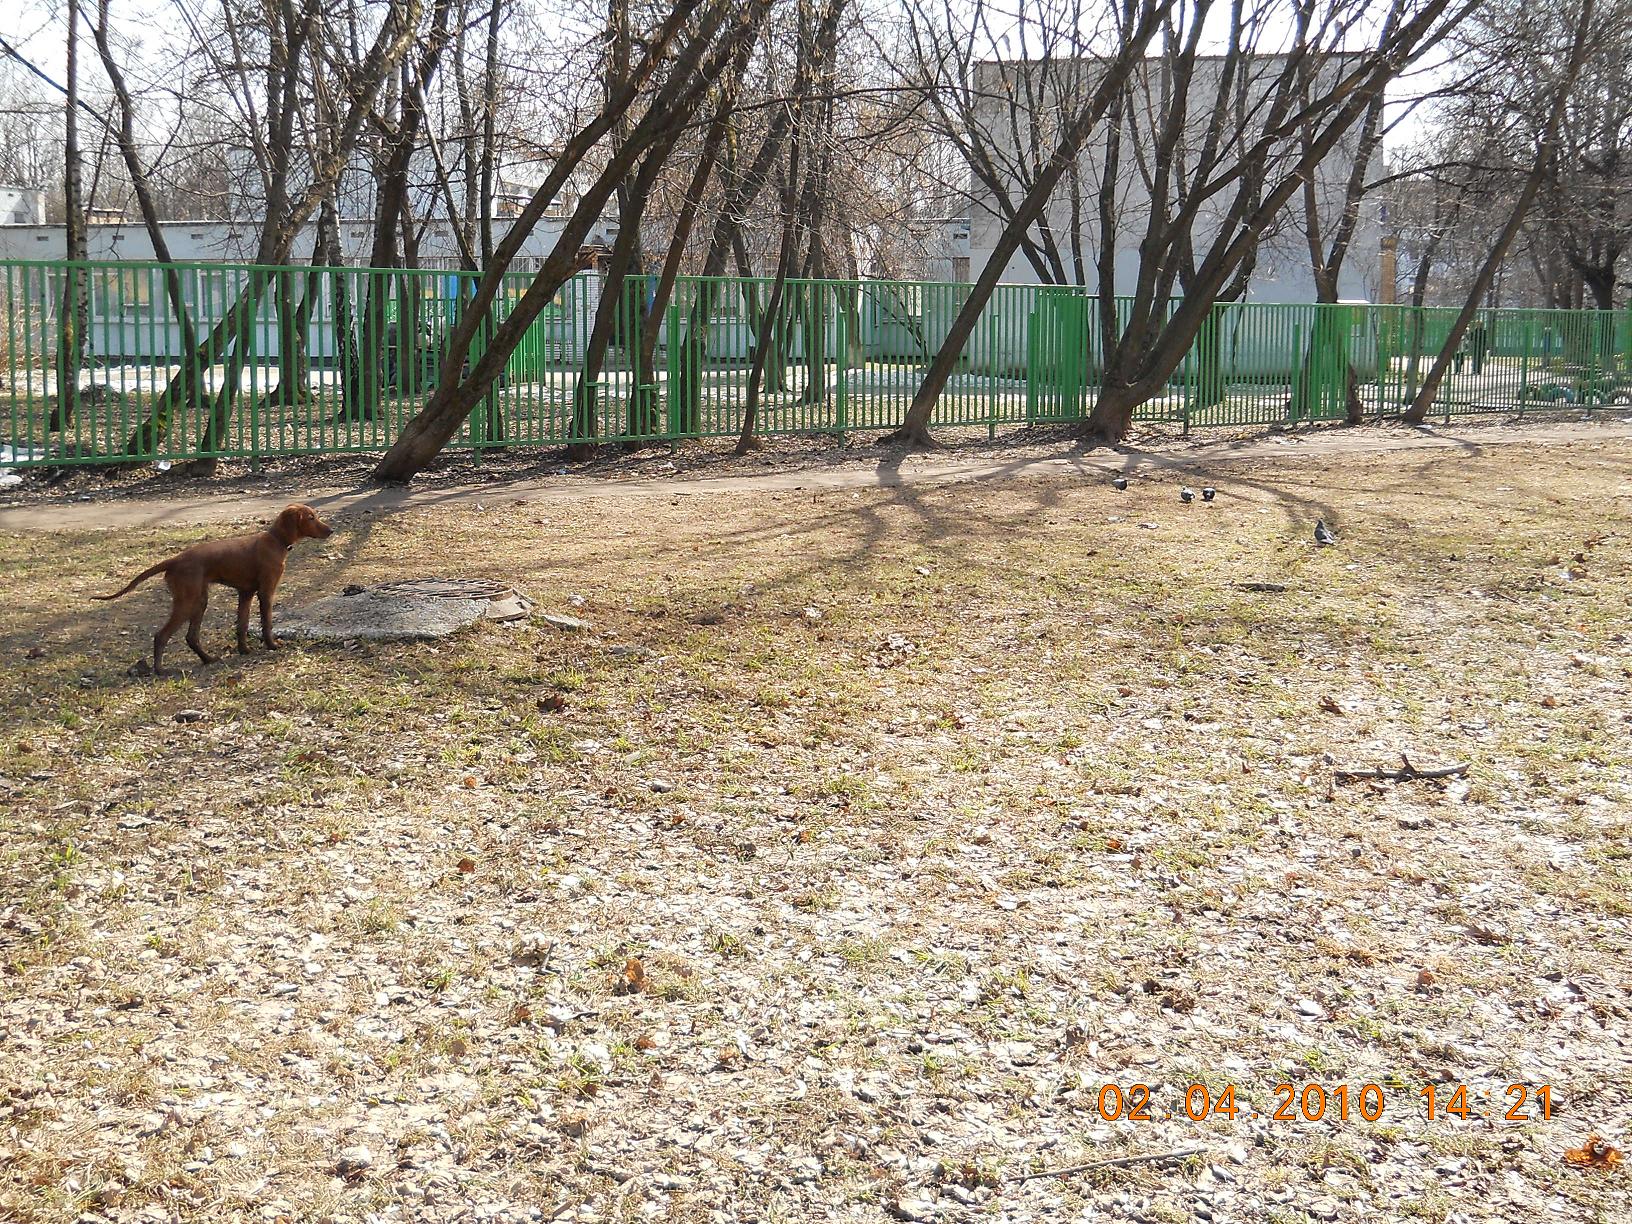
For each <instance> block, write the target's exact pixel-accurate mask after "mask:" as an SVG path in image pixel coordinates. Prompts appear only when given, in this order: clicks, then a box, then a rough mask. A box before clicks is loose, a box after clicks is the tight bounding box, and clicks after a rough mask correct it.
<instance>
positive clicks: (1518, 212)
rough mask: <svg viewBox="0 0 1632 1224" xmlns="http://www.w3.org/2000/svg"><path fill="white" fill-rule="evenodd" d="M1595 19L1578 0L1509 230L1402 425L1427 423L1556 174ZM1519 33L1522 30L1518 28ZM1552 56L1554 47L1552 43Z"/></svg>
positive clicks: (1586, 0) (1590, 3) (1590, 1)
mask: <svg viewBox="0 0 1632 1224" xmlns="http://www.w3.org/2000/svg"><path fill="white" fill-rule="evenodd" d="M1593 16H1594V0H1580V8H1579V9H1578V10H1577V11H1576V12H1575V13H1574V14H1573V21H1572V23H1571V26H1570V27H1569V30H1570V33H1569V42H1568V44H1567V48H1568V49H1567V50H1566V51H1564V52H1563V55H1562V57H1561V58H1559V59H1554V60H1553V61H1552V62H1553V64H1555V65H1557V66H1556V68H1554V70H1553V71H1552V73H1550V74H1549V75H1551V76H1552V82H1551V84H1552V88H1551V89H1550V90H1548V96H1549V99H1550V105H1549V107H1548V110H1547V120H1546V122H1545V123H1544V124H1543V125H1542V129H1541V132H1540V134H1539V136H1538V137H1537V140H1536V148H1535V155H1534V159H1533V162H1532V165H1531V169H1530V173H1529V175H1528V176H1527V177H1526V178H1525V181H1524V185H1523V186H1522V187H1521V188H1520V189H1519V193H1518V197H1517V198H1516V199H1515V200H1514V201H1513V205H1512V209H1511V211H1510V212H1509V214H1508V219H1507V224H1506V225H1504V226H1503V227H1502V231H1501V233H1500V234H1498V235H1497V236H1496V240H1495V241H1494V242H1493V243H1492V244H1491V248H1490V253H1489V255H1488V256H1487V257H1486V259H1485V262H1484V265H1483V266H1482V267H1481V268H1480V269H1479V274H1478V275H1477V276H1476V277H1475V278H1474V283H1473V285H1472V286H1471V287H1470V288H1469V291H1468V297H1467V301H1466V302H1464V303H1463V305H1462V309H1461V310H1460V311H1459V312H1458V313H1457V317H1456V320H1455V322H1453V323H1452V324H1451V327H1450V331H1449V332H1448V334H1447V335H1446V337H1445V344H1444V347H1443V348H1442V349H1441V350H1440V353H1439V356H1438V357H1437V358H1436V359H1435V361H1434V364H1433V365H1432V366H1431V367H1430V368H1429V370H1428V374H1427V376H1426V377H1425V378H1424V379H1423V380H1422V386H1421V387H1420V388H1419V389H1418V391H1417V394H1416V398H1415V399H1413V400H1412V401H1411V405H1410V407H1409V408H1407V409H1406V412H1405V420H1406V421H1407V422H1409V423H1411V424H1421V423H1422V422H1423V421H1424V420H1426V419H1427V416H1428V409H1429V408H1430V407H1431V406H1432V405H1433V402H1434V397H1435V395H1437V394H1438V392H1439V386H1440V383H1441V382H1443V381H1444V378H1445V373H1446V371H1447V370H1448V369H1450V366H1451V361H1452V359H1453V356H1454V354H1455V352H1456V350H1457V348H1458V346H1460V344H1461V343H1462V337H1463V335H1464V334H1465V333H1466V331H1467V328H1468V324H1469V323H1470V322H1472V320H1473V316H1474V313H1475V312H1476V311H1477V310H1478V308H1479V305H1480V299H1481V298H1483V296H1484V294H1485V290H1487V289H1488V288H1489V287H1490V283H1491V281H1492V280H1493V279H1494V278H1495V276H1496V270H1497V269H1498V268H1499V267H1501V265H1502V261H1503V260H1504V259H1506V258H1507V252H1508V250H1509V249H1510V248H1511V247H1512V245H1513V240H1514V239H1515V238H1516V237H1517V236H1518V233H1519V230H1520V228H1521V227H1522V226H1523V224H1524V218H1525V214H1526V212H1527V211H1528V210H1529V208H1530V205H1531V202H1532V201H1533V200H1534V199H1535V198H1536V195H1537V193H1538V192H1539V191H1540V190H1541V187H1542V184H1543V183H1544V182H1545V181H1546V180H1547V177H1548V176H1549V175H1550V174H1554V173H1556V162H1557V159H1558V156H1559V135H1560V132H1561V130H1562V128H1563V125H1564V119H1565V115H1566V113H1567V112H1568V109H1569V105H1570V99H1571V96H1572V92H1573V90H1574V88H1575V85H1576V82H1577V80H1578V79H1579V77H1580V73H1581V69H1582V65H1583V64H1584V63H1585V62H1586V60H1587V55H1588V52H1589V49H1590V47H1591V45H1592V30H1593ZM1520 28H1521V29H1522V27H1520ZM1553 32H1554V37H1555V38H1557V37H1558V36H1559V35H1561V34H1563V33H1564V31H1563V30H1560V29H1557V28H1556V27H1555V28H1554V31H1553ZM1554 47H1555V54H1556V49H1557V47H1558V44H1557V43H1556V42H1555V43H1554Z"/></svg>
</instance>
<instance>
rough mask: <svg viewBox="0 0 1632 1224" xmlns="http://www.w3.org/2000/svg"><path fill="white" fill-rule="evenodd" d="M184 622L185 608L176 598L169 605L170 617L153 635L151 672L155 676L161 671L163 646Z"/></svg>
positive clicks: (167, 643)
mask: <svg viewBox="0 0 1632 1224" xmlns="http://www.w3.org/2000/svg"><path fill="white" fill-rule="evenodd" d="M186 623H187V609H186V608H184V607H182V606H181V601H180V600H177V601H176V602H175V603H173V604H171V605H170V619H169V620H167V621H165V622H164V624H162V625H160V626H159V631H158V632H157V633H155V634H154V635H153V674H154V675H155V676H157V675H159V674H161V672H162V671H163V668H162V666H161V664H162V663H163V660H164V648H165V647H166V646H168V645H169V644H170V639H171V638H172V637H174V636H175V634H176V630H177V629H180V628H181V627H182V625H184V624H186Z"/></svg>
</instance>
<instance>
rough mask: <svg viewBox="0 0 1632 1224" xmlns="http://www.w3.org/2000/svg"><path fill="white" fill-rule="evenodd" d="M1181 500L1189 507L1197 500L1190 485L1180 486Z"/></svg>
mask: <svg viewBox="0 0 1632 1224" xmlns="http://www.w3.org/2000/svg"><path fill="white" fill-rule="evenodd" d="M1179 500H1180V501H1182V502H1183V503H1184V504H1185V505H1187V506H1188V505H1189V504H1190V503H1191V502H1193V501H1195V500H1196V495H1195V493H1194V492H1192V491H1191V488H1190V486H1189V485H1181V486H1179Z"/></svg>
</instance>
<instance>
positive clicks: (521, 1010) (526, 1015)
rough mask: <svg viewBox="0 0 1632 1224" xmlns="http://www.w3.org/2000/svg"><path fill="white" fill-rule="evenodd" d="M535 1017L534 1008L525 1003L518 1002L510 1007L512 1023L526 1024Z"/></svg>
mask: <svg viewBox="0 0 1632 1224" xmlns="http://www.w3.org/2000/svg"><path fill="white" fill-rule="evenodd" d="M532 1018H533V1009H532V1008H530V1007H528V1006H527V1004H525V1003H517V1004H516V1005H515V1006H514V1007H512V1008H511V1009H510V1023H511V1024H526V1023H527V1022H528V1021H529V1020H531V1019H532Z"/></svg>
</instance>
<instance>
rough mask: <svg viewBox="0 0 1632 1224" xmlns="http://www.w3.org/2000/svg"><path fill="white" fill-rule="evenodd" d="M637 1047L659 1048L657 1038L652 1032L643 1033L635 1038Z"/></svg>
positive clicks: (645, 1048) (638, 1048)
mask: <svg viewBox="0 0 1632 1224" xmlns="http://www.w3.org/2000/svg"><path fill="white" fill-rule="evenodd" d="M635 1049H637V1050H655V1049H657V1038H655V1037H653V1036H652V1035H651V1034H650V1033H642V1034H641V1035H640V1036H639V1037H636V1038H635Z"/></svg>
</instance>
